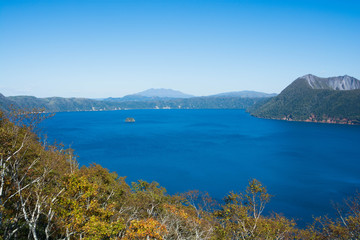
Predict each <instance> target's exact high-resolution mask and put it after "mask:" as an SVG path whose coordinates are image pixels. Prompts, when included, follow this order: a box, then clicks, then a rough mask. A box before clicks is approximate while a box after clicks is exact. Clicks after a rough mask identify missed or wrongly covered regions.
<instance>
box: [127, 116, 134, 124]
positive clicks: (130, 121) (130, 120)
mask: <svg viewBox="0 0 360 240" xmlns="http://www.w3.org/2000/svg"><path fill="white" fill-rule="evenodd" d="M125 122H127V123H133V122H135V119H134V118H132V117H128V118H126V119H125Z"/></svg>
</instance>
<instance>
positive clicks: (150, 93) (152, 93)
mask: <svg viewBox="0 0 360 240" xmlns="http://www.w3.org/2000/svg"><path fill="white" fill-rule="evenodd" d="M133 95H137V96H143V97H163V98H164V97H165V98H189V97H193V96H192V95H190V94H185V93H182V92H180V91H177V90H173V89H167V88H150V89H147V90H145V91H142V92H139V93H135V94H133Z"/></svg>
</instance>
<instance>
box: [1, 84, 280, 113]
mask: <svg viewBox="0 0 360 240" xmlns="http://www.w3.org/2000/svg"><path fill="white" fill-rule="evenodd" d="M273 96H276V94H274V93H273V94H268V93H262V92H255V91H239V92H228V93H219V94H216V95H211V96H202V97H196V96H193V95H189V94H185V93H182V92H180V91H176V90H172V89H163V88H160V89H153V88H152V89H148V90H146V91H143V92H139V93H135V94H131V95H127V96H124V97H119V98H113V97H109V98H104V99H89V98H61V97H50V98H36V97H33V96H9V97H5V96H3V95H2V94H0V109H2V110H3V111H9V110H10V109H11V108H22V109H28V110H31V109H44V110H45V111H47V112H65V111H105V110H123V109H202V108H203V109H220V108H221V109H246V108H248V107H250V106H252V105H254V104H255V103H258V102H261V101H263V100H264V99H266V98H269V97H273Z"/></svg>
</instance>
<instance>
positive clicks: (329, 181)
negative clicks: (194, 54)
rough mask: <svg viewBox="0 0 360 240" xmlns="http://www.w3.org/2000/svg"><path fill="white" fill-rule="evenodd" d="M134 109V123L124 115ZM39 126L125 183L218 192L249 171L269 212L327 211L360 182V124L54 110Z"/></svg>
mask: <svg viewBox="0 0 360 240" xmlns="http://www.w3.org/2000/svg"><path fill="white" fill-rule="evenodd" d="M126 117H134V118H135V119H136V123H125V122H124V120H125V118H126ZM43 130H44V132H45V133H47V134H48V137H49V139H50V141H53V140H54V139H56V140H57V141H60V142H63V143H64V144H66V145H71V147H72V148H74V149H75V151H76V153H77V155H78V156H79V159H78V160H79V162H80V164H81V165H88V164H90V163H93V162H95V163H98V164H100V165H102V166H104V167H106V168H108V169H110V171H116V172H117V173H118V174H119V175H120V176H127V181H128V183H130V182H132V181H136V180H138V179H143V180H146V181H149V182H151V181H157V182H159V183H160V184H161V185H162V186H164V187H165V188H166V189H167V191H168V192H169V193H171V194H172V193H177V192H184V191H188V190H192V189H198V190H201V191H207V192H209V193H210V195H212V196H213V197H214V198H216V199H219V200H221V199H222V198H223V197H224V196H225V195H226V194H227V193H228V192H229V191H231V190H234V191H243V190H244V189H245V187H246V186H247V183H248V180H249V179H251V178H256V179H258V180H260V181H261V182H262V183H263V184H264V185H266V186H267V188H268V191H269V192H270V193H271V194H273V195H274V197H273V199H272V201H271V203H270V204H269V205H268V208H267V210H268V212H270V211H276V212H281V213H283V214H284V215H285V216H287V217H290V218H295V219H298V222H299V223H300V224H303V223H304V222H310V221H311V219H312V216H313V215H314V216H318V215H324V214H326V213H329V214H330V215H331V214H334V211H333V210H332V205H331V201H335V202H341V201H342V199H343V198H345V197H348V196H351V195H353V194H354V193H355V191H356V189H359V188H360V126H348V125H333V124H316V123H301V122H285V121H277V120H266V119H258V118H254V117H251V116H250V115H249V114H247V113H246V112H244V111H243V110H128V111H112V112H73V113H58V114H56V116H55V117H54V118H52V119H49V120H46V121H45V122H44V124H43Z"/></svg>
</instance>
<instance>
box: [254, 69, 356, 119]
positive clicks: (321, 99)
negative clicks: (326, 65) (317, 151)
mask: <svg viewBox="0 0 360 240" xmlns="http://www.w3.org/2000/svg"><path fill="white" fill-rule="evenodd" d="M359 88H360V81H359V80H357V79H355V78H352V77H349V76H342V77H333V78H319V77H316V76H313V75H306V76H303V77H300V78H298V79H296V80H295V81H294V82H293V83H291V84H290V85H289V86H288V87H286V88H285V89H284V90H283V91H282V92H281V93H280V94H279V95H278V96H276V97H274V98H272V99H269V100H268V101H266V102H265V103H262V104H257V105H255V106H253V107H252V108H251V109H250V113H251V114H252V115H254V116H256V117H262V118H272V119H283V120H295V121H309V122H328V123H346V124H360V89H359Z"/></svg>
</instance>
